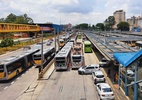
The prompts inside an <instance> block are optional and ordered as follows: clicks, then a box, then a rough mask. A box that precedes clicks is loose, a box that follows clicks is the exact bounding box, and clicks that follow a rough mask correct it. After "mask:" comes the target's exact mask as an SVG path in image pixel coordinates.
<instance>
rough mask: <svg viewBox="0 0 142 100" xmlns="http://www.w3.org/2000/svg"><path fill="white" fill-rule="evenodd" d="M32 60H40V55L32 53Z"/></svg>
mask: <svg viewBox="0 0 142 100" xmlns="http://www.w3.org/2000/svg"><path fill="white" fill-rule="evenodd" d="M33 58H34V60H41V55H34V57H33Z"/></svg>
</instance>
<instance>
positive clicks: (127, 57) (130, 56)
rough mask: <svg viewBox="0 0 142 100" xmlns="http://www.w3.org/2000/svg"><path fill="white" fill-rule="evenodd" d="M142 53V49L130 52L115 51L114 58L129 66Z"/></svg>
mask: <svg viewBox="0 0 142 100" xmlns="http://www.w3.org/2000/svg"><path fill="white" fill-rule="evenodd" d="M141 55H142V50H139V51H138V52H129V53H114V55H113V56H114V58H115V59H116V60H117V61H118V62H119V63H120V64H122V65H123V66H124V67H128V66H129V65H130V64H131V63H132V62H134V61H136V60H137V59H138V58H139V57H140V56H141Z"/></svg>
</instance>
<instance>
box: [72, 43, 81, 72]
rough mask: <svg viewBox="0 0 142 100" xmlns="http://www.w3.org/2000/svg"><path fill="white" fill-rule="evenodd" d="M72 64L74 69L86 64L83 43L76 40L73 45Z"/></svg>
mask: <svg viewBox="0 0 142 100" xmlns="http://www.w3.org/2000/svg"><path fill="white" fill-rule="evenodd" d="M71 66H72V69H77V68H79V67H81V66H84V55H83V44H82V42H78V41H77V42H76V44H74V45H73V49H72V52H71Z"/></svg>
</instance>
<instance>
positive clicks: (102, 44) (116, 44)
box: [85, 32, 142, 60]
mask: <svg viewBox="0 0 142 100" xmlns="http://www.w3.org/2000/svg"><path fill="white" fill-rule="evenodd" d="M85 34H86V35H87V36H88V37H89V38H90V39H91V41H92V42H93V43H94V44H95V45H96V46H97V47H98V48H99V49H100V50H101V51H102V52H103V53H104V54H105V55H107V56H108V57H109V59H112V60H113V59H114V56H113V54H114V53H123V52H136V51H138V49H137V48H133V47H130V46H128V45H126V44H124V43H122V42H121V40H125V39H127V40H129V41H133V40H138V38H139V39H141V40H142V37H140V36H132V35H123V34H114V33H111V34H110V33H109V35H108V36H107V37H106V35H105V34H107V33H101V34H100V33H90V32H87V33H85ZM114 35H115V36H117V40H116V37H114ZM118 40H119V41H118Z"/></svg>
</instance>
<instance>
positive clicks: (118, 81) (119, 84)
mask: <svg viewBox="0 0 142 100" xmlns="http://www.w3.org/2000/svg"><path fill="white" fill-rule="evenodd" d="M121 66H122V65H121V64H119V71H118V75H119V76H118V85H119V87H120V67H121Z"/></svg>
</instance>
